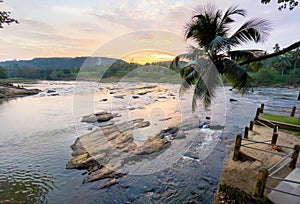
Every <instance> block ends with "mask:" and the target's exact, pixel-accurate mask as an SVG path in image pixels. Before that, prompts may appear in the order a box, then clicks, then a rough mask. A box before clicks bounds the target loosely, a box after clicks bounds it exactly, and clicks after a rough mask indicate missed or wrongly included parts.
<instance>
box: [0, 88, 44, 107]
mask: <svg viewBox="0 0 300 204" xmlns="http://www.w3.org/2000/svg"><path fill="white" fill-rule="evenodd" d="M39 92H40V90H39V89H26V88H24V87H22V86H14V85H13V84H11V83H5V84H4V83H3V84H0V103H1V102H3V101H5V100H8V99H11V98H17V97H24V96H30V95H35V94H38V93H39Z"/></svg>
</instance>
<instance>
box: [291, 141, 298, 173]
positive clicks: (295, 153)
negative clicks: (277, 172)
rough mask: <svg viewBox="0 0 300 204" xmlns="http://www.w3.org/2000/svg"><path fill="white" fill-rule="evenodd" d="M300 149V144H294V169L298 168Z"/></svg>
mask: <svg viewBox="0 0 300 204" xmlns="http://www.w3.org/2000/svg"><path fill="white" fill-rule="evenodd" d="M299 149H300V146H299V145H295V146H294V153H293V154H292V162H291V163H290V168H292V169H295V168H296V163H297V159H298V156H299Z"/></svg>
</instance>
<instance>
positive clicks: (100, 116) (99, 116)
mask: <svg viewBox="0 0 300 204" xmlns="http://www.w3.org/2000/svg"><path fill="white" fill-rule="evenodd" d="M112 118H113V114H112V113H109V112H105V111H104V112H99V113H94V114H91V115H87V116H83V117H82V120H81V122H85V123H94V122H106V121H109V120H111V119H112Z"/></svg>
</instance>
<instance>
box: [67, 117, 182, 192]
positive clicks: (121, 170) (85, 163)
mask: <svg viewBox="0 0 300 204" xmlns="http://www.w3.org/2000/svg"><path fill="white" fill-rule="evenodd" d="M149 125H150V123H149V122H148V121H144V119H135V120H130V121H126V122H123V123H119V124H113V125H108V126H105V127H101V128H98V129H96V130H95V131H93V132H91V133H89V134H86V135H83V136H81V137H79V138H78V139H77V140H76V141H75V143H74V144H73V145H72V146H71V148H72V150H73V152H72V156H73V158H72V159H71V160H70V161H68V163H67V165H66V168H67V169H87V170H88V175H87V177H86V180H85V181H86V182H90V181H95V180H100V179H105V178H118V177H120V176H122V175H124V174H127V173H128V168H127V167H128V166H130V165H132V164H134V163H135V162H138V161H141V160H144V159H150V158H154V157H156V156H158V155H159V154H160V153H161V152H163V151H164V150H165V149H166V148H168V147H169V146H170V142H169V141H168V140H167V139H166V138H165V137H164V134H165V133H164V134H163V133H162V132H161V133H159V134H156V135H153V136H152V137H150V138H149V139H147V140H146V141H145V142H144V143H143V144H138V143H137V142H136V141H135V140H134V136H133V130H136V129H140V128H144V127H148V126H149ZM172 130H173V129H172ZM177 130H178V129H177ZM165 131H166V130H165ZM176 133H177V131H174V130H173V131H172V132H169V134H171V135H172V134H176ZM115 183H117V182H116V181H114V182H111V183H110V184H109V185H107V186H110V185H112V184H115Z"/></svg>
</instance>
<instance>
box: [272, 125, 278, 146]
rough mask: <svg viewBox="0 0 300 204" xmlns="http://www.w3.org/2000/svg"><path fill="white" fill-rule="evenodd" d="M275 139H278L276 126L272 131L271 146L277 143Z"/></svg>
mask: <svg viewBox="0 0 300 204" xmlns="http://www.w3.org/2000/svg"><path fill="white" fill-rule="evenodd" d="M277 138H278V125H275V126H274V130H273V136H272V141H271V144H272V145H276V143H277Z"/></svg>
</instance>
